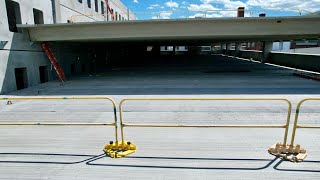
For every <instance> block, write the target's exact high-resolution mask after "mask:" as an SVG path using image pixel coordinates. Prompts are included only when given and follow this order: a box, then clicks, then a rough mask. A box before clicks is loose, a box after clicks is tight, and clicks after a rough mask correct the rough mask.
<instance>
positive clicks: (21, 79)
mask: <svg viewBox="0 0 320 180" xmlns="http://www.w3.org/2000/svg"><path fill="white" fill-rule="evenodd" d="M14 73H15V76H16V85H17V90H20V89H24V88H27V87H28V76H27V68H15V69H14Z"/></svg>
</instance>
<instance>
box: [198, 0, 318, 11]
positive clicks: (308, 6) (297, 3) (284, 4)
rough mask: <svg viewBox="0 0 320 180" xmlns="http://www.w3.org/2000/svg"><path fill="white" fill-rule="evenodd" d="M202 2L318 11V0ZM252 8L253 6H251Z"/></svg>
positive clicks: (204, 2)
mask: <svg viewBox="0 0 320 180" xmlns="http://www.w3.org/2000/svg"><path fill="white" fill-rule="evenodd" d="M200 1H201V2H202V3H203V4H220V5H223V7H224V9H237V8H238V7H246V8H250V7H260V8H263V9H279V10H280V9H304V10H306V11H311V12H315V11H319V10H320V0H247V1H246V2H242V1H240V0H200ZM252 9H253V8H252Z"/></svg>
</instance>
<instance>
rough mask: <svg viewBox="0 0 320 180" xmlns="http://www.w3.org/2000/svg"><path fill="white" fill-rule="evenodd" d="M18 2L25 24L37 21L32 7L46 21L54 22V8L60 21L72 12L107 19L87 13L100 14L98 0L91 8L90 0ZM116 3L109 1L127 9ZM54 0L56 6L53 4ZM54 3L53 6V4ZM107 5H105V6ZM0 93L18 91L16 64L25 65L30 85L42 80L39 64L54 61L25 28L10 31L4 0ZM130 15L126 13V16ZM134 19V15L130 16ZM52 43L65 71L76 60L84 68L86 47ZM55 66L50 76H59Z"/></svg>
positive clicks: (0, 9)
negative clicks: (96, 6) (30, 36)
mask: <svg viewBox="0 0 320 180" xmlns="http://www.w3.org/2000/svg"><path fill="white" fill-rule="evenodd" d="M13 1H14V2H17V3H19V6H20V13H21V22H22V24H34V14H33V8H35V9H38V10H40V11H42V12H43V19H44V23H45V24H52V23H53V22H54V14H53V9H55V11H56V13H57V21H56V22H57V23H67V21H68V20H69V19H70V17H71V16H73V15H80V16H81V18H83V19H82V21H94V20H99V21H100V20H104V18H103V17H102V16H96V17H95V19H92V17H93V16H91V17H87V16H85V15H86V14H97V12H95V4H94V3H95V1H94V0H91V8H88V6H87V0H82V3H79V1H78V0H13ZM101 1H102V0H99V1H98V6H99V7H98V10H99V11H98V13H99V14H101ZM103 1H104V0H103ZM113 2H115V3H116V4H112V3H111V4H110V6H111V7H112V8H113V9H114V11H115V12H127V8H126V7H125V6H124V5H123V4H122V3H121V2H120V1H119V0H113ZM53 4H55V6H53ZM53 7H54V8H53ZM105 9H106V7H105ZM0 14H1V15H2V16H1V17H0V63H1V65H0V94H5V93H8V92H12V91H16V90H17V87H16V77H15V68H26V69H27V79H28V87H31V86H35V85H38V84H39V83H40V75H39V66H48V69H49V70H50V69H51V68H50V67H51V63H50V61H49V60H48V57H47V56H46V55H45V54H44V52H43V51H42V49H41V47H40V44H38V43H32V42H30V40H29V35H28V33H26V32H19V33H16V32H10V31H9V25H8V18H7V10H6V3H5V0H0ZM126 18H127V17H126ZM131 19H134V17H133V16H131ZM59 46H60V44H58V46H56V45H54V46H52V48H53V49H56V50H54V52H55V55H56V57H57V58H58V60H59V61H60V63H61V64H62V67H63V69H64V70H65V72H66V75H67V76H68V75H70V74H71V71H70V66H71V64H73V63H74V64H75V66H76V72H80V71H81V64H85V63H87V61H88V53H87V50H83V49H82V48H79V47H74V46H72V47H66V46H61V47H59ZM56 76H57V75H56V72H55V71H54V69H53V70H52V71H49V74H48V79H49V80H53V79H56Z"/></svg>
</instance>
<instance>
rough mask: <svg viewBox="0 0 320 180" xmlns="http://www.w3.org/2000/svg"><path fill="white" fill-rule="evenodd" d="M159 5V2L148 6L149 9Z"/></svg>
mask: <svg viewBox="0 0 320 180" xmlns="http://www.w3.org/2000/svg"><path fill="white" fill-rule="evenodd" d="M159 6H160V5H159V4H151V5H150V6H149V7H147V9H155V8H157V7H159Z"/></svg>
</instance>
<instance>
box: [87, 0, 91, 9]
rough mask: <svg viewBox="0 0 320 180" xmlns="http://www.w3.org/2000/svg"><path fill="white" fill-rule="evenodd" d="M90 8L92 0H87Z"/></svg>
mask: <svg viewBox="0 0 320 180" xmlns="http://www.w3.org/2000/svg"><path fill="white" fill-rule="evenodd" d="M87 4H88V8H91V0H87Z"/></svg>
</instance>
